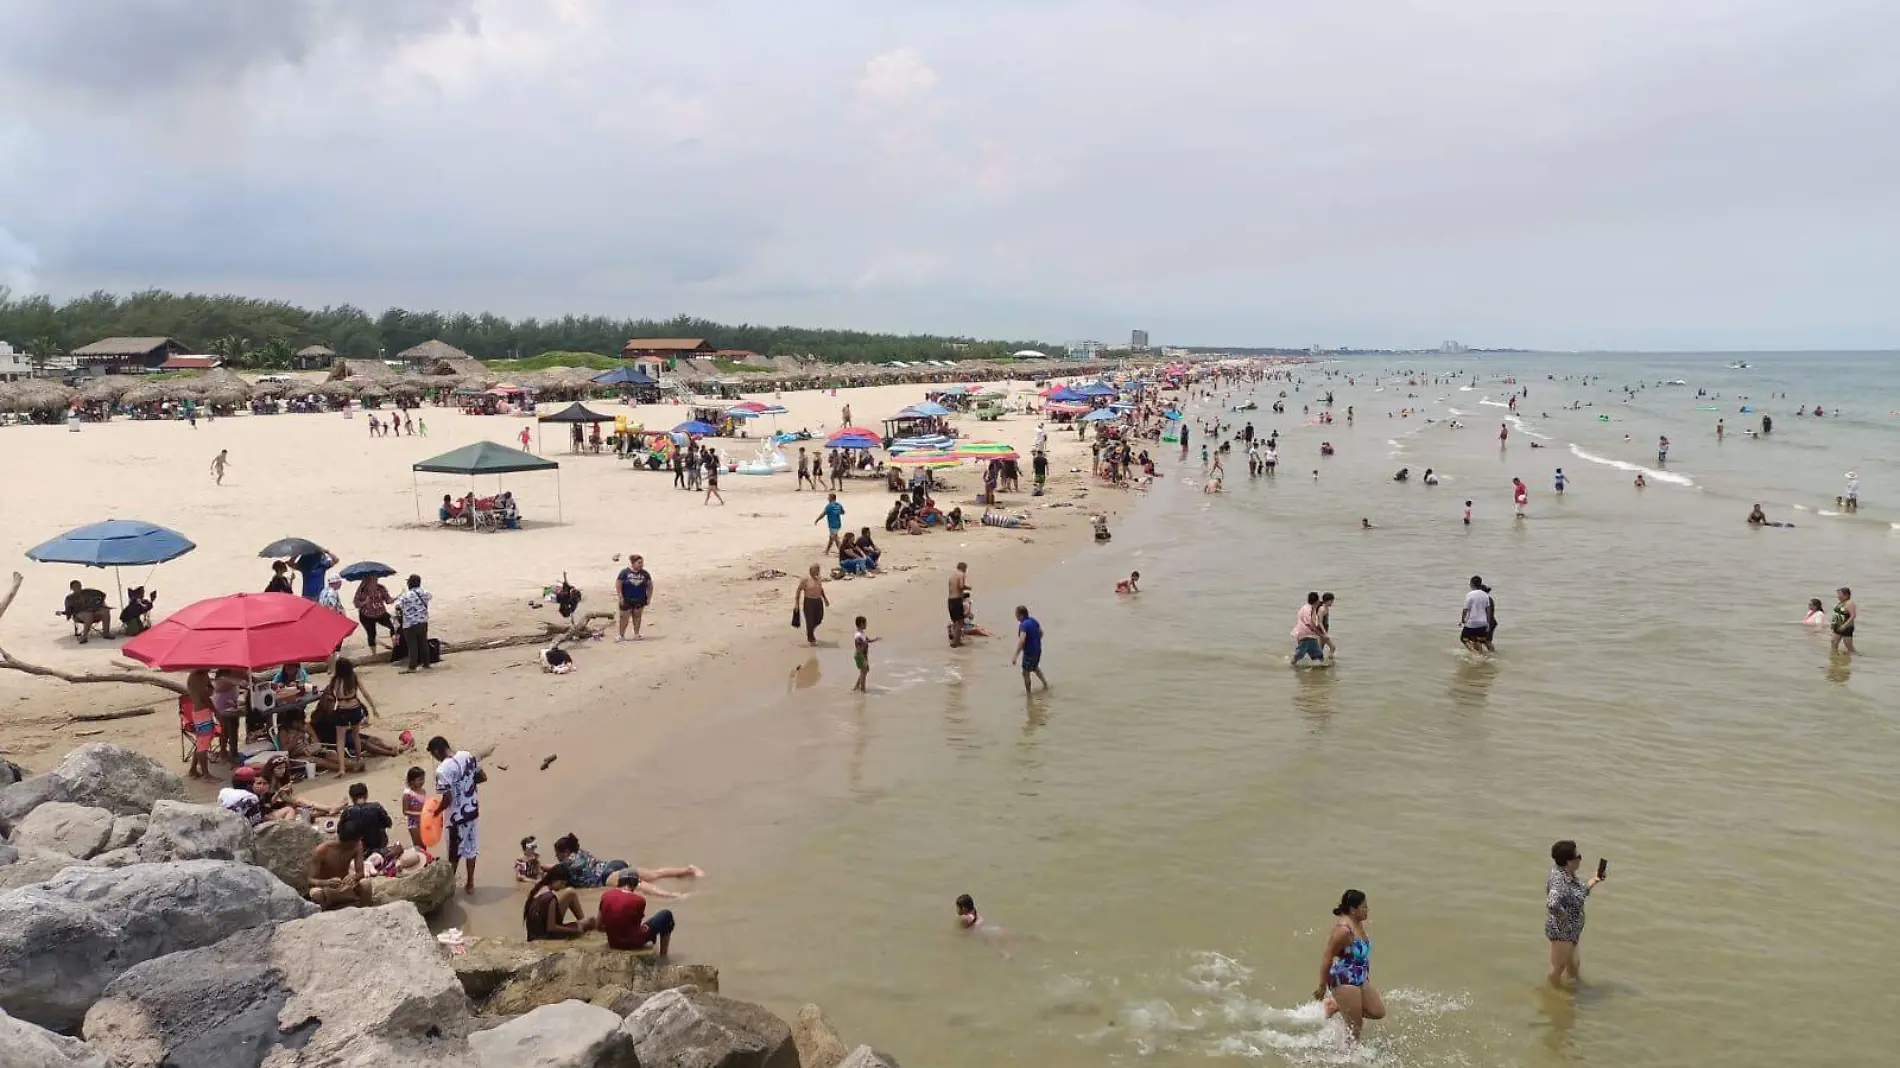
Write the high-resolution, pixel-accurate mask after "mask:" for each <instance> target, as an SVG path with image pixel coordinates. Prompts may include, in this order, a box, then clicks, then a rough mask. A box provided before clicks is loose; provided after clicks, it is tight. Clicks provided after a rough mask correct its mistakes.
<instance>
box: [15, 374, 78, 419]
mask: <svg viewBox="0 0 1900 1068" xmlns="http://www.w3.org/2000/svg"><path fill="white" fill-rule="evenodd" d="M72 401H73V391H72V390H70V389H67V388H66V387H65V386H62V385H60V384H59V383H57V382H49V381H47V380H46V379H44V378H32V379H28V380H26V381H25V382H20V383H18V384H16V385H15V387H14V393H13V410H14V411H16V412H27V413H30V414H33V415H36V416H41V417H44V416H48V415H52V416H55V417H57V416H58V414H59V413H60V412H63V411H65V410H66V409H67V408H68V407H69V406H71V404H72Z"/></svg>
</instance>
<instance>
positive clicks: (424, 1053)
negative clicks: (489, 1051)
mask: <svg viewBox="0 0 1900 1068" xmlns="http://www.w3.org/2000/svg"><path fill="white" fill-rule="evenodd" d="M253 870H256V871H257V873H258V875H260V876H262V877H263V878H264V879H265V880H266V881H268V882H269V883H270V885H271V886H273V887H274V888H275V892H278V893H283V894H288V893H289V890H288V889H287V888H285V887H284V886H283V885H282V884H281V883H278V882H277V881H276V880H275V879H273V878H271V877H270V876H269V875H268V874H267V873H265V872H263V871H261V870H258V869H253ZM467 1027H468V1008H467V1002H466V1001H465V1000H464V998H463V996H462V989H461V987H460V985H458V984H457V983H456V981H455V973H454V972H452V971H450V970H449V967H448V965H447V964H446V963H445V962H444V961H443V960H442V954H441V951H440V950H439V949H438V947H437V946H436V944H435V939H434V938H433V937H432V936H431V935H430V934H429V929H428V927H427V926H425V925H424V924H423V922H422V917H421V916H419V915H417V914H416V910H415V909H413V908H410V907H409V906H407V905H393V906H389V907H385V908H377V909H342V910H339V911H337V912H327V913H321V914H318V915H315V916H311V917H309V918H307V919H300V920H293V921H291V922H288V923H285V924H283V925H281V926H278V927H255V928H252V929H250V930H246V931H241V932H239V933H237V934H235V935H233V936H231V937H230V938H227V939H225V940H223V941H221V942H219V943H217V944H215V945H212V946H208V947H204V948H199V949H193V950H190V951H187V952H183V953H174V954H172V955H170V956H167V957H162V958H160V959H157V960H151V961H147V962H145V963H143V964H140V965H139V966H137V967H135V968H133V969H131V970H129V971H127V972H126V973H125V974H124V975H122V976H120V977H119V978H118V979H117V980H115V981H114V982H113V983H112V984H111V985H110V986H108V987H107V988H106V991H105V996H104V997H103V998H101V999H100V1001H99V1002H98V1004H96V1005H94V1006H93V1007H92V1011H91V1012H89V1013H87V1014H86V1023H85V1034H86V1037H87V1039H88V1041H89V1042H91V1043H92V1044H93V1046H94V1047H95V1048H97V1049H99V1050H100V1051H101V1052H103V1053H105V1054H106V1056H107V1057H108V1058H110V1059H111V1061H112V1063H113V1065H114V1066H115V1068H160V1066H164V1068H172V1066H180V1068H185V1066H189V1068H258V1066H260V1065H264V1066H271V1068H275V1066H279V1065H282V1066H286V1068H288V1066H290V1065H313V1066H314V1065H323V1066H326V1068H328V1066H336V1068H369V1066H382V1068H410V1066H412V1065H418V1066H419V1065H434V1066H440V1068H468V1066H472V1065H473V1064H474V1056H473V1053H472V1052H471V1051H470V1050H469V1047H468V1042H467V1038H466V1031H467Z"/></svg>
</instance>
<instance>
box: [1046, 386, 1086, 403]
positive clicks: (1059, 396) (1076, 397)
mask: <svg viewBox="0 0 1900 1068" xmlns="http://www.w3.org/2000/svg"><path fill="white" fill-rule="evenodd" d="M1042 396H1043V399H1044V400H1047V401H1052V402H1054V403H1057V404H1079V403H1083V402H1086V401H1087V400H1088V399H1089V397H1088V394H1086V393H1081V392H1078V391H1076V390H1073V389H1069V388H1067V387H1066V386H1065V387H1064V388H1062V389H1058V390H1054V391H1052V392H1049V393H1044V394H1043V395H1042Z"/></svg>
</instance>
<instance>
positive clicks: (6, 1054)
mask: <svg viewBox="0 0 1900 1068" xmlns="http://www.w3.org/2000/svg"><path fill="white" fill-rule="evenodd" d="M0 1064H5V1065H6V1068H106V1058H105V1055H104V1054H102V1053H100V1052H99V1051H98V1050H96V1049H93V1048H92V1047H90V1046H88V1045H86V1044H85V1043H84V1042H81V1041H79V1040H78V1039H76V1038H67V1037H66V1036H65V1035H56V1034H54V1033H53V1032H51V1031H48V1030H46V1029H45V1028H43V1027H35V1026H34V1025H32V1024H30V1023H27V1022H26V1021H25V1020H16V1019H14V1018H13V1017H11V1016H8V1015H7V1014H6V1011H5V1010H4V1009H0Z"/></svg>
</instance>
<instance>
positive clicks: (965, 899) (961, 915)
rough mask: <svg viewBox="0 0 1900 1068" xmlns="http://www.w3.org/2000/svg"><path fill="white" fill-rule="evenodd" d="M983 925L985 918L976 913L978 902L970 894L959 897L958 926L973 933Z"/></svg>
mask: <svg viewBox="0 0 1900 1068" xmlns="http://www.w3.org/2000/svg"><path fill="white" fill-rule="evenodd" d="M982 925H983V917H982V915H981V914H979V913H978V912H977V911H976V902H975V901H974V900H972V899H971V897H970V895H968V894H959V895H958V896H957V926H958V927H960V928H962V929H963V930H965V931H973V930H975V929H976V928H978V927H981V926H982Z"/></svg>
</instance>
